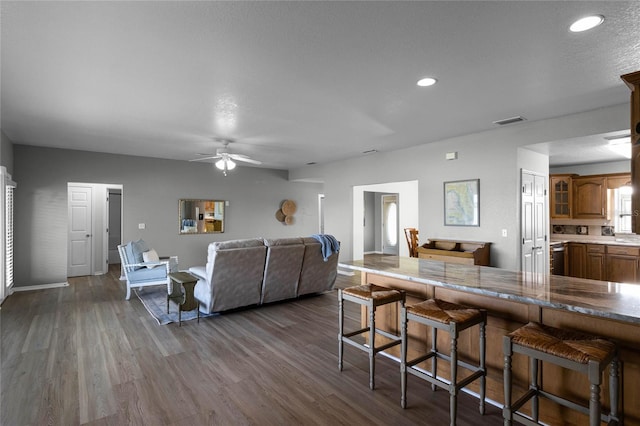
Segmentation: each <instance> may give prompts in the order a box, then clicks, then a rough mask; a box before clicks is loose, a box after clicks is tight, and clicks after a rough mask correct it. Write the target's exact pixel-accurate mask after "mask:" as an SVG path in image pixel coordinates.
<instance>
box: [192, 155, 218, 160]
mask: <svg viewBox="0 0 640 426" xmlns="http://www.w3.org/2000/svg"><path fill="white" fill-rule="evenodd" d="M217 158H222V156H220V155H209V156H208V157H200V158H194V159H193V160H189V161H206V160H215V159H217Z"/></svg>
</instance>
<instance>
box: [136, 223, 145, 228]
mask: <svg viewBox="0 0 640 426" xmlns="http://www.w3.org/2000/svg"><path fill="white" fill-rule="evenodd" d="M146 227H147V226H146V225H145V224H144V223H139V224H138V229H144V228H146Z"/></svg>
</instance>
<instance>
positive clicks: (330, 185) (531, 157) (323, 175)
mask: <svg viewBox="0 0 640 426" xmlns="http://www.w3.org/2000/svg"><path fill="white" fill-rule="evenodd" d="M461 119H462V118H461ZM628 127H629V105H628V104H621V105H615V106H612V107H608V108H601V109H598V110H594V111H587V112H584V113H580V114H574V115H570V116H565V117H559V118H555V119H549V120H541V121H537V122H528V121H526V122H523V123H519V124H516V125H510V126H505V127H500V128H497V129H495V130H491V131H487V132H482V133H475V134H471V135H465V136H460V137H456V138H451V139H447V140H444V141H439V142H434V143H428V144H424V145H421V146H418V147H414V148H409V149H404V150H398V151H393V152H380V153H377V154H375V155H368V156H366V157H359V158H353V159H349V160H344V161H338V162H334V163H330V164H325V165H321V164H319V165H315V166H307V167H304V168H299V169H295V170H291V171H290V173H289V177H290V178H291V179H320V180H324V182H325V187H324V193H325V197H326V198H325V223H326V229H325V231H326V232H327V233H331V234H333V235H335V236H336V237H337V238H338V239H340V240H341V242H342V248H341V252H340V259H341V260H350V259H352V247H353V241H352V239H353V238H352V237H353V224H352V223H351V221H349V220H344V211H345V210H346V211H349V210H350V206H352V205H353V199H352V198H353V190H352V188H353V186H357V185H370V184H378V183H385V182H403V181H410V180H418V182H419V193H420V201H419V215H420V216H419V225H418V229H419V232H420V235H419V236H420V240H421V241H426V240H427V239H428V238H455V239H465V240H474V241H489V242H492V243H493V246H492V250H491V257H492V264H493V265H494V266H498V267H502V268H507V269H519V265H520V255H519V252H520V246H519V244H518V241H519V238H520V236H519V235H520V225H519V224H520V216H519V215H520V191H519V188H520V185H519V182H520V170H521V169H522V168H525V169H527V170H529V171H532V172H538V173H541V174H547V173H548V160H546V161H545V157H546V156H541V155H540V154H536V153H533V152H532V151H530V150H527V149H520V148H521V147H525V146H527V145H532V144H536V143H540V142H550V141H555V140H562V139H568V138H572V137H580V136H588V135H592V134H597V133H604V132H610V131H617V130H622V129H625V128H628ZM450 151H457V152H458V160H453V161H447V160H445V153H447V152H450ZM545 164H546V166H545ZM461 179H480V226H479V227H460V226H444V223H443V222H444V220H443V210H444V205H443V182H445V181H453V180H461ZM502 229H506V230H507V235H508V236H507V237H506V238H505V237H502V236H501V230H502Z"/></svg>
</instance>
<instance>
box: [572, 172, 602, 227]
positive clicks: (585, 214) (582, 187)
mask: <svg viewBox="0 0 640 426" xmlns="http://www.w3.org/2000/svg"><path fill="white" fill-rule="evenodd" d="M572 217H573V218H574V219H606V218H607V178H605V177H603V176H583V177H574V178H573V215H572Z"/></svg>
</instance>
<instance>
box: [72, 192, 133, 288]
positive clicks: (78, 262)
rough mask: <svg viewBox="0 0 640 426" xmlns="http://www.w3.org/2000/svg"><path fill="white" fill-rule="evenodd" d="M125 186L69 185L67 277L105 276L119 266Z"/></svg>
mask: <svg viewBox="0 0 640 426" xmlns="http://www.w3.org/2000/svg"><path fill="white" fill-rule="evenodd" d="M122 197H123V189H122V185H114V184H101V183H76V182H69V183H68V184H67V205H68V239H67V276H68V277H77V276H85V275H102V274H106V273H107V272H108V270H109V264H110V263H119V262H120V261H119V256H117V246H118V244H120V242H121V241H122Z"/></svg>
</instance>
